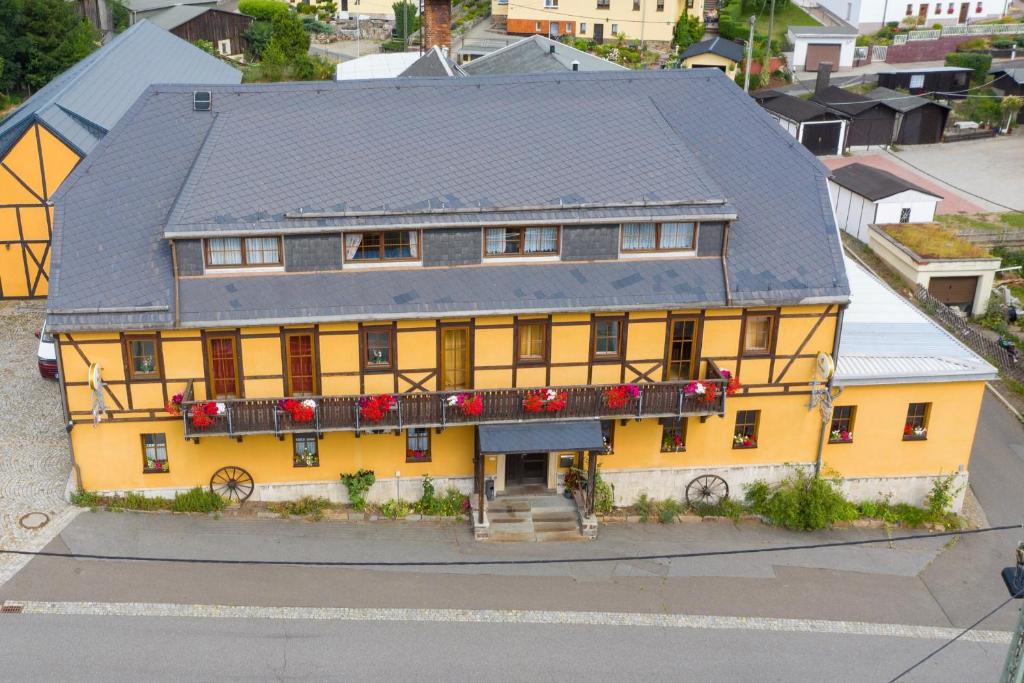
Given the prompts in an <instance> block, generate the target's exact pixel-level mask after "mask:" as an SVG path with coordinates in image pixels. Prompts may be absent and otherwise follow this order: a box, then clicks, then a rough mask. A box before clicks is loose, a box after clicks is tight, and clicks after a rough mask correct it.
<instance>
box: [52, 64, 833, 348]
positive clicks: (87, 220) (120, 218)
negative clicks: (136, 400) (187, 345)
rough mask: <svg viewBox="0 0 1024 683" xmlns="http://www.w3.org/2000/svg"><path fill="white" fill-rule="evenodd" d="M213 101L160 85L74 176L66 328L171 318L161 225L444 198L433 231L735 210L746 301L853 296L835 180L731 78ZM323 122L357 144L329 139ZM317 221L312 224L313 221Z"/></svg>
mask: <svg viewBox="0 0 1024 683" xmlns="http://www.w3.org/2000/svg"><path fill="white" fill-rule="evenodd" d="M211 90H212V93H213V111H212V112H194V111H192V88H191V87H183V86H155V87H153V88H151V89H150V90H149V91H148V92H147V93H146V94H145V95H144V96H143V97H141V98H140V99H139V101H138V102H137V103H136V104H135V105H134V107H133V108H132V110H131V111H130V112H129V114H127V115H126V116H125V119H124V121H123V123H122V125H120V126H118V128H117V129H116V130H115V131H113V132H112V133H111V134H110V135H108V136H107V137H106V138H105V139H104V140H103V142H102V143H101V144H100V146H99V147H98V149H97V150H96V153H94V154H92V155H90V156H89V157H88V158H87V159H86V160H85V162H83V163H82V164H80V165H79V167H78V168H77V169H76V171H75V173H74V174H73V176H72V177H71V178H70V179H69V180H68V181H67V182H65V184H64V186H63V187H62V189H61V196H60V197H59V198H58V201H56V213H55V222H56V227H55V232H54V247H53V268H52V275H51V282H50V296H49V308H50V321H51V325H52V326H53V328H54V329H55V330H56V329H86V328H91V329H103V328H107V329H109V328H111V327H114V328H121V327H123V328H142V327H151V326H152V327H159V326H169V325H170V324H172V322H173V314H172V307H173V305H174V297H173V277H172V274H171V269H170V250H169V248H168V246H167V244H166V242H165V240H164V229H165V226H167V230H168V231H171V230H172V228H173V230H176V231H188V230H191V229H193V228H194V227H195V226H197V225H198V226H201V227H202V229H203V230H206V229H207V228H210V227H211V226H212V227H217V226H223V225H232V226H233V228H232V230H233V231H234V232H235V233H236V234H237V233H244V232H246V231H248V230H252V229H254V228H255V229H263V230H268V231H269V230H272V229H277V230H278V231H279V232H280V231H284V230H286V229H291V228H286V227H285V224H287V223H288V222H289V221H291V220H294V219H288V218H285V217H283V216H284V213H286V212H289V211H294V210H296V209H298V208H300V207H305V208H321V209H331V210H334V209H342V210H344V209H350V210H351V209H371V210H378V209H380V208H381V207H382V205H386V206H387V207H388V208H389V210H390V209H392V208H410V207H411V209H412V210H420V211H423V210H424V207H426V206H428V205H429V206H430V207H432V208H431V209H430V211H429V214H422V215H421V217H420V219H419V220H420V221H421V224H422V218H423V216H427V215H429V216H431V217H440V218H441V219H442V220H443V219H445V217H447V220H448V223H449V224H456V225H457V224H458V220H456V219H455V218H454V216H453V214H452V208H451V207H463V208H465V209H467V210H468V212H469V213H476V214H480V215H481V216H483V217H484V218H487V217H488V216H489V215H491V212H492V211H493V209H491V207H508V206H512V205H522V204H524V203H529V204H531V205H534V206H536V207H539V208H538V209H536V210H539V211H544V212H548V214H549V215H551V216H553V217H554V218H553V219H552V222H558V221H559V220H560V219H561V218H564V216H561V215H560V214H561V212H564V211H569V209H563V208H562V207H563V206H564V205H566V204H569V203H571V204H573V205H583V206H588V203H589V204H594V203H605V204H607V205H608V206H609V207H610V208H606V209H601V210H602V211H604V212H605V215H604V218H603V219H602V220H604V221H608V222H611V221H619V220H624V218H622V217H623V216H626V217H627V218H625V220H628V216H630V215H634V214H635V213H636V212H638V211H652V210H653V208H644V207H643V205H642V204H643V202H647V203H648V204H659V206H663V207H667V208H672V203H673V202H678V203H679V205H680V206H681V207H682V209H685V210H686V211H701V210H709V211H710V210H714V211H721V210H725V209H729V210H734V211H735V212H736V213H737V214H738V216H739V218H738V219H737V220H735V221H734V222H733V223H732V227H731V229H730V240H729V257H728V280H729V284H730V292H729V295H731V299H730V301H729V303H730V304H731V305H745V304H747V305H757V304H761V303H764V304H781V303H798V302H814V301H845V299H846V296H847V287H846V278H845V274H844V271H843V264H842V256H841V248H840V245H839V240H838V232H837V230H836V227H835V223H834V220H833V217H832V211H831V208H830V203H829V197H828V188H827V184H826V171H825V168H824V167H823V166H822V165H821V164H820V163H819V162H818V161H817V159H815V158H814V157H813V155H811V154H810V152H808V151H807V150H806V149H805V148H804V147H803V146H802V145H800V144H799V143H797V142H796V141H795V140H793V138H792V137H791V136H789V135H788V134H787V133H786V132H785V131H784V130H782V129H781V128H780V127H779V126H778V125H777V124H776V123H775V122H774V121H772V120H771V118H770V117H768V116H767V115H765V114H764V112H762V111H761V110H760V108H759V107H757V105H756V104H755V103H754V102H753V101H752V100H751V99H750V98H749V97H747V96H746V95H745V94H744V93H743V92H742V90H740V89H738V88H736V87H735V85H734V84H733V83H732V82H731V81H730V80H729V79H728V78H727V77H726V76H725V75H724V74H722V73H721V72H719V71H717V70H704V69H699V70H685V69H684V70H666V71H648V72H634V71H623V72H605V73H581V74H574V75H573V76H572V78H569V79H566V78H565V77H564V76H560V75H554V74H549V75H535V76H508V77H468V78H451V79H402V80H400V81H398V80H389V81H381V80H377V81H345V82H336V83H330V82H315V83H314V82H310V83H291V84H274V85H243V86H219V87H213V88H211ZM580 111H586V112H588V113H589V115H588V116H580ZM282 117H287V119H288V121H289V125H287V126H282V125H280V121H281V120H282ZM326 118H330V119H331V120H333V121H334V122H335V124H336V125H339V126H341V127H343V128H344V129H345V130H346V131H349V132H351V133H352V134H351V135H346V136H324V135H320V134H319V133H317V132H316V131H318V130H321V128H320V126H319V125H318V124H317V122H322V121H323V120H325V119H326ZM495 131H501V132H502V134H501V135H495ZM254 139H258V140H259V144H253V143H252V140H254ZM537 140H559V142H560V144H559V145H557V146H551V145H538V144H535V143H536V141H537ZM598 140H599V141H601V144H594V142H595V141H598ZM140 149H145V150H147V153H146V154H139V153H138V150H140ZM566 149H571V150H573V152H572V155H571V157H570V156H567V154H566V151H565V150H566ZM610 159H613V160H614V163H609V160H610ZM239 168H253V169H260V172H259V173H258V174H256V175H255V176H254V175H252V174H246V173H239V172H238V171H237V169H239ZM442 202H444V203H445V208H444V209H440V208H439V207H440V206H441V205H442ZM616 202H633V203H634V205H633V206H627V207H625V208H623V207H618V206H616ZM637 202H639V203H640V204H639V205H636V203H637ZM701 202H704V203H701ZM716 202H724V203H722V204H717V203H716ZM682 209H675V210H682ZM581 210H582V209H581ZM496 213H497V214H498V215H500V214H501V213H503V212H502V211H497V212H496ZM456 215H457V214H456ZM386 218H387V219H388V220H391V217H390V216H388V217H386ZM345 220H347V219H345ZM361 220H366V221H374V220H379V219H378V218H375V217H373V216H372V215H371V216H365V217H363V218H361ZM300 223H301V224H302V225H303V226H305V227H303V228H300V229H297V231H298V232H305V231H310V230H316V229H318V228H317V227H316V225H312V226H311V224H315V223H317V221H316V220H314V219H303V220H300ZM186 234H201V232H199V231H196V232H194V233H187V232H186ZM110 245H116V248H111V246H110ZM99 273H103V277H99V276H98V274H99ZM724 279H725V278H724V276H723V273H722V264H721V260H720V259H694V258H680V259H674V258H672V259H650V260H628V261H625V260H620V261H604V262H592V263H579V262H565V263H560V262H552V263H543V264H540V263H538V264H529V265H503V266H500V267H493V266H467V267H460V268H427V267H414V268H403V269H394V270H392V269H388V270H372V271H367V270H360V271H350V270H342V271H339V272H328V273H318V274H310V275H298V274H267V275H246V276H223V277H209V278H205V277H201V278H187V279H183V280H181V283H180V284H181V290H180V295H181V296H180V302H181V303H180V314H181V323H182V324H183V325H186V326H203V325H213V324H221V325H227V324H230V323H231V322H234V323H241V322H245V321H248V322H252V321H266V322H269V321H281V322H283V321H288V320H292V321H298V320H304V321H309V320H341V319H369V318H374V317H376V318H390V319H398V318H409V317H426V316H433V315H437V314H439V313H444V312H447V313H455V312H474V313H483V312H511V311H525V310H537V311H566V310H588V309H600V308H604V309H609V310H610V309H618V310H623V309H627V310H629V309H641V308H657V307H681V306H687V305H701V306H704V305H706V306H721V305H725V304H726V300H727V293H726V291H725V284H724Z"/></svg>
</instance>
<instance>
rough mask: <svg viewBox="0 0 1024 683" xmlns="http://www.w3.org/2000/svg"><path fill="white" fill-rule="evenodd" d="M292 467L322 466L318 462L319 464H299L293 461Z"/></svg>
mask: <svg viewBox="0 0 1024 683" xmlns="http://www.w3.org/2000/svg"><path fill="white" fill-rule="evenodd" d="M292 467H302V468H307V467H320V463H317V464H315V465H306V464H302V465H300V464H298V463H292Z"/></svg>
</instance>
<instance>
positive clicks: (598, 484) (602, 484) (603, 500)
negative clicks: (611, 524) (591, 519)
mask: <svg viewBox="0 0 1024 683" xmlns="http://www.w3.org/2000/svg"><path fill="white" fill-rule="evenodd" d="M613 507H615V489H613V488H612V486H611V484H609V483H608V482H606V481H605V480H604V478H603V477H602V476H601V470H600V468H598V470H597V480H596V481H595V482H594V512H596V513H598V514H602V515H607V514H608V513H609V512H611V511H612V508H613Z"/></svg>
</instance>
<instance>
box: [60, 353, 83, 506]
mask: <svg viewBox="0 0 1024 683" xmlns="http://www.w3.org/2000/svg"><path fill="white" fill-rule="evenodd" d="M53 344H54V347H55V349H56V351H57V353H56V356H57V381H58V382H60V409H61V413H62V414H63V416H64V429H65V430H66V431H67V433H68V454H69V455H71V469H72V471H73V472H74V473H75V484H76V487H75V488H76V489H81V488H82V468H81V467H79V466H78V460H77V459H76V458H75V445H74V444H73V443H71V430H72V429H74V427H75V423H74V422H72V420H71V412H70V410H69V409H68V397H67V391H68V389H67V385H66V384H65V383H64V361H63V359H62V358H61V350H60V336H59V335H54V336H53Z"/></svg>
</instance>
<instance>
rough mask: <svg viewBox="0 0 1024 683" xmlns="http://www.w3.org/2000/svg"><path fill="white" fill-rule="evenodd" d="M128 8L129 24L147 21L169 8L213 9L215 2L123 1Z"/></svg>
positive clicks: (202, 0) (191, 0)
mask: <svg viewBox="0 0 1024 683" xmlns="http://www.w3.org/2000/svg"><path fill="white" fill-rule="evenodd" d="M123 2H124V6H125V7H127V8H128V13H129V18H130V23H132V24H134V23H136V22H139V21H142V20H143V19H149V18H150V17H153V16H155V15H157V14H160V13H161V12H164V11H166V10H167V9H169V8H171V7H205V8H207V9H214V8H215V7H216V6H217V0H123Z"/></svg>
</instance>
